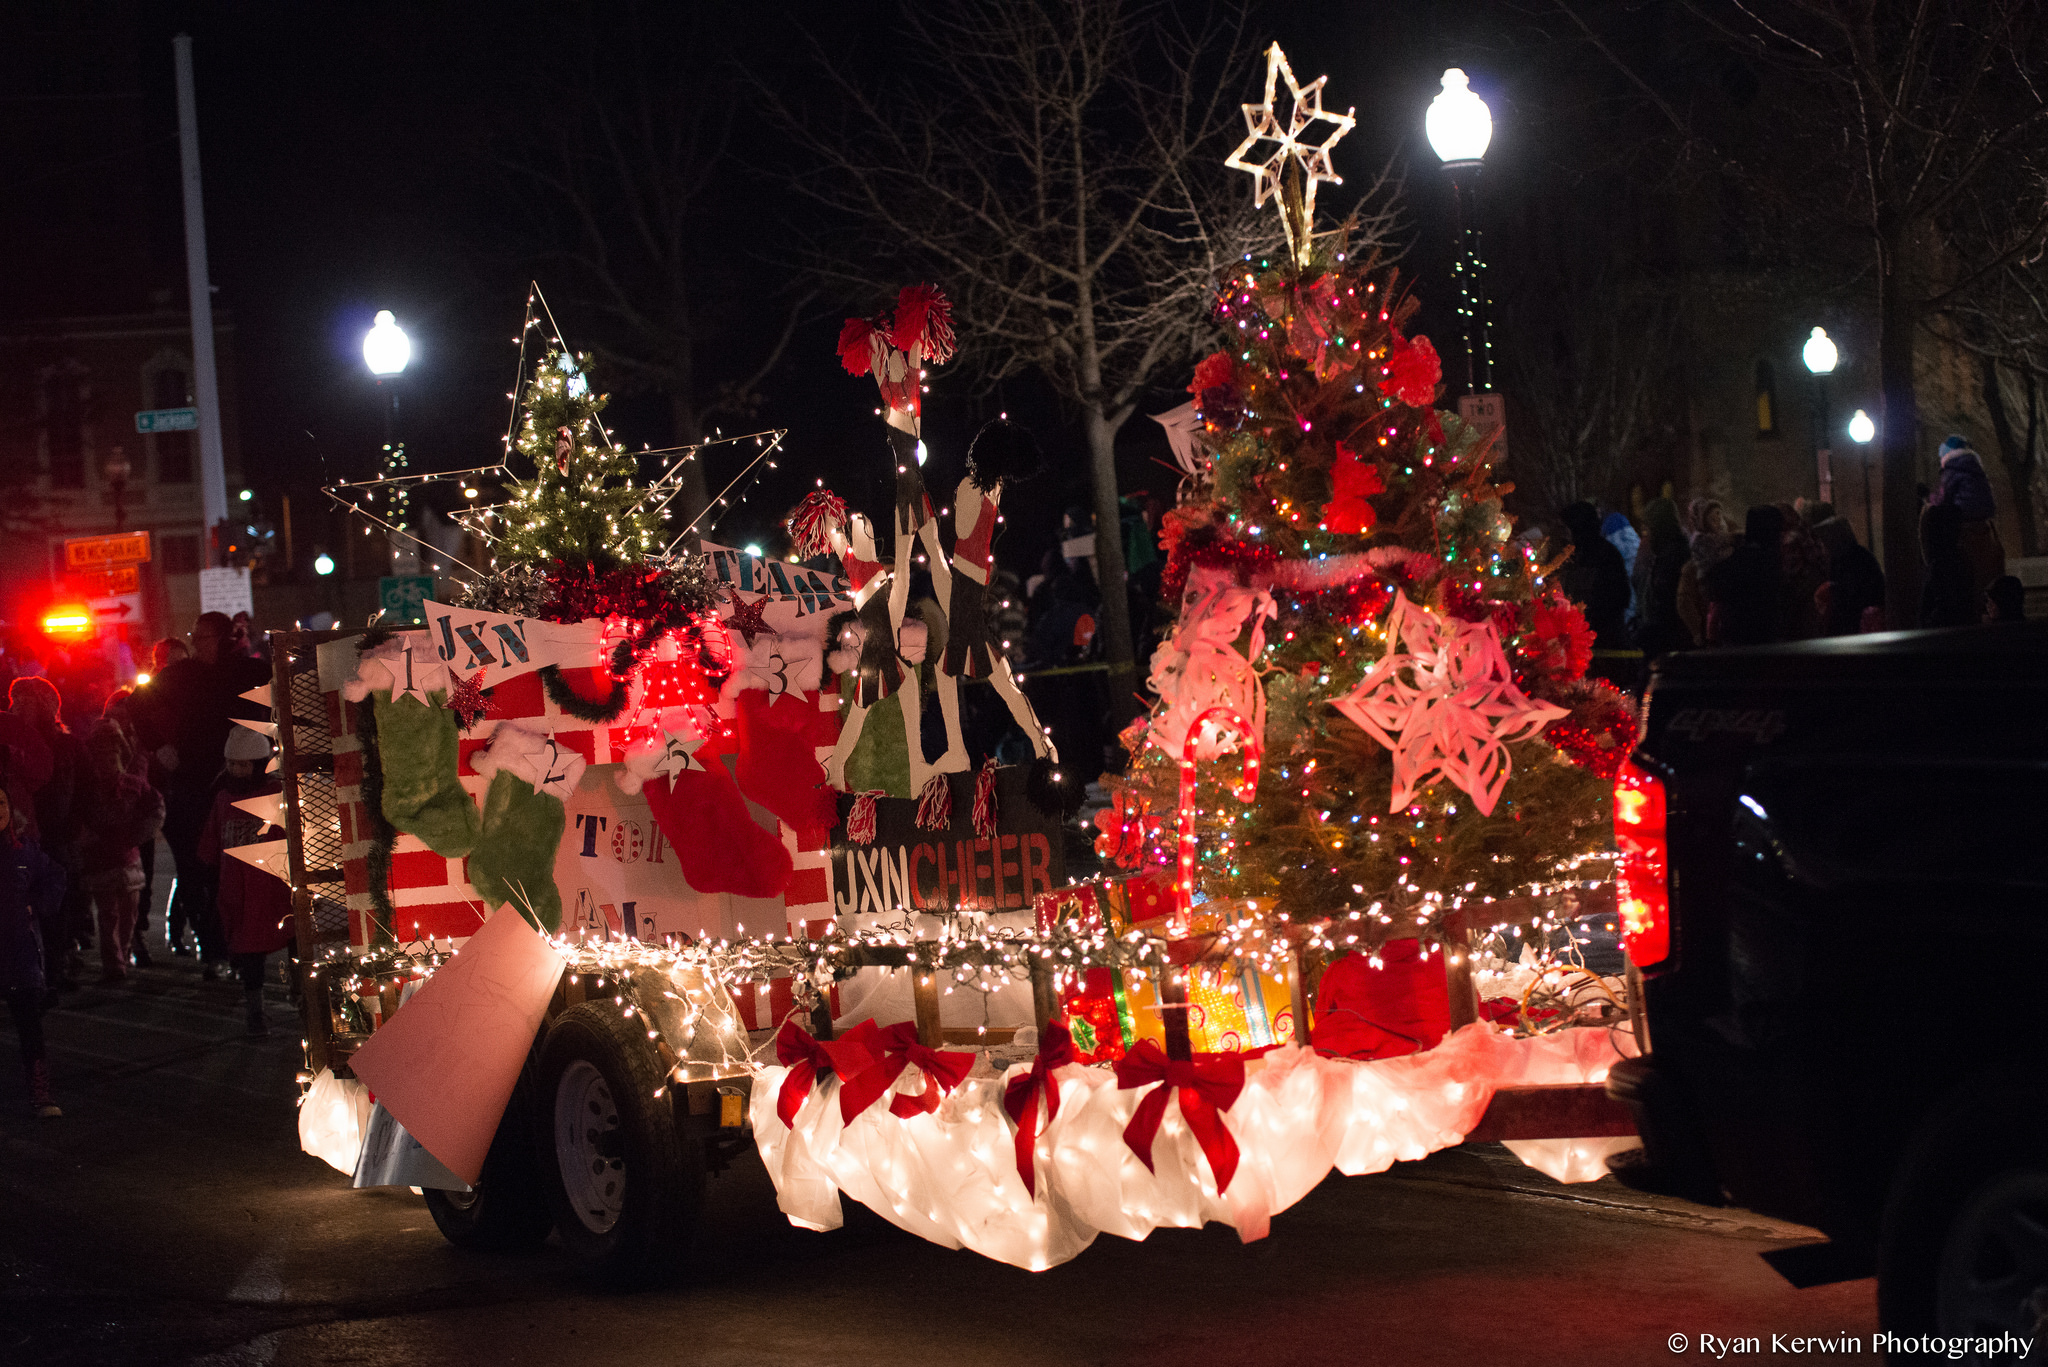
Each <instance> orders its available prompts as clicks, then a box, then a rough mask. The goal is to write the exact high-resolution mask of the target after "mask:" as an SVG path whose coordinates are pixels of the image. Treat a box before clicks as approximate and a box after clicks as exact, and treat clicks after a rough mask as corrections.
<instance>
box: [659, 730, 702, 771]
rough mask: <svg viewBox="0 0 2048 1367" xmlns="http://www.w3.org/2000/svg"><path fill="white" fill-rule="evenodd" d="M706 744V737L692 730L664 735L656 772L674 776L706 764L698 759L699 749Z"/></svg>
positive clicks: (700, 767)
mask: <svg viewBox="0 0 2048 1367" xmlns="http://www.w3.org/2000/svg"><path fill="white" fill-rule="evenodd" d="M703 744H704V737H702V736H700V735H697V734H696V733H695V732H691V733H689V734H688V735H677V734H676V733H675V732H673V731H669V732H665V733H664V734H663V736H662V747H661V758H660V759H658V760H656V761H655V762H654V772H655V773H657V774H662V775H665V776H666V777H669V778H674V777H675V776H676V775H677V774H680V773H684V772H686V771H688V770H691V769H702V768H703V767H704V766H703V765H702V764H700V763H699V762H698V760H697V749H698V747H699V746H701V745H703Z"/></svg>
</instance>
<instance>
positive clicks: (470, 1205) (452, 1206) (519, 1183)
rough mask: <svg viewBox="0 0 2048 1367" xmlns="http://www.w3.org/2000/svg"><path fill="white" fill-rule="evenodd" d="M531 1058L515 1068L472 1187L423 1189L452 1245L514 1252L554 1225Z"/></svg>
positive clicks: (543, 1235)
mask: <svg viewBox="0 0 2048 1367" xmlns="http://www.w3.org/2000/svg"><path fill="white" fill-rule="evenodd" d="M532 1071H533V1070H532V1064H531V1061H530V1060H529V1062H528V1066H527V1068H526V1070H525V1071H524V1072H522V1073H521V1074H520V1077H519V1085H518V1086H517V1087H515V1088H514V1089H513V1091H512V1099H511V1100H510V1101H508V1102H507V1103H506V1104H505V1116H504V1118H503V1119H502V1120H500V1121H499V1122H498V1132H497V1134H495V1135H494V1136H492V1138H491V1151H490V1153H489V1154H488V1155H486V1156H485V1158H484V1170H483V1172H482V1174H481V1175H480V1176H479V1177H478V1178H477V1182H476V1187H475V1189H474V1190H472V1191H437V1190H433V1189H431V1188H430V1189H428V1191H427V1192H426V1201H427V1213H428V1214H430V1215H432V1216H433V1217H434V1225H435V1227H436V1228H437V1229H439V1230H440V1231H441V1237H443V1238H445V1239H446V1240H447V1241H448V1242H449V1243H451V1244H454V1245H455V1246H456V1247H457V1248H463V1249H471V1250H474V1251H477V1252H483V1253H518V1252H524V1251H525V1250H527V1249H530V1248H533V1247H535V1246H537V1245H539V1244H540V1243H542V1242H544V1241H545V1240H546V1239H547V1237H548V1230H549V1229H551V1228H552V1227H553V1225H554V1215H553V1213H552V1212H551V1211H550V1210H549V1208H548V1201H547V1195H546V1193H545V1190H544V1186H545V1183H544V1180H543V1179H544V1178H546V1177H547V1175H548V1174H547V1171H546V1169H545V1168H543V1167H542V1166H541V1161H540V1158H541V1155H540V1150H539V1148H538V1147H537V1146H536V1145H535V1143H534V1133H533V1130H534V1105H533V1086H532V1081H531V1074H532Z"/></svg>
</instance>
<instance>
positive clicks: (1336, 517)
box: [1323, 441, 1387, 536]
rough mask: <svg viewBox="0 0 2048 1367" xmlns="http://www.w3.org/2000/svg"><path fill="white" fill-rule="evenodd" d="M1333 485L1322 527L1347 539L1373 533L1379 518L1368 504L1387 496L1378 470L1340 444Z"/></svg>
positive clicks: (1325, 507)
mask: <svg viewBox="0 0 2048 1367" xmlns="http://www.w3.org/2000/svg"><path fill="white" fill-rule="evenodd" d="M1330 483H1331V484H1332V486H1333V491H1332V497H1331V499H1330V501H1329V502H1328V503H1326V504H1324V505H1323V526H1324V527H1326V528H1328V529H1329V530H1330V531H1333V532H1337V533H1339V534H1341V535H1344V536H1357V535H1359V534H1360V533H1362V532H1366V531H1370V530H1371V529H1372V524H1373V523H1374V522H1376V521H1378V520H1379V514H1378V513H1377V512H1375V511H1374V510H1373V506H1372V504H1371V503H1369V502H1367V501H1366V500H1367V499H1369V498H1370V497H1371V496H1372V495H1374V494H1378V493H1384V492H1385V491H1386V487H1387V486H1386V484H1385V483H1384V482H1383V481H1382V480H1381V479H1380V468H1379V466H1378V465H1377V464H1375V463H1374V462H1372V461H1369V460H1367V459H1366V458H1365V457H1364V456H1361V455H1359V454H1358V452H1356V451H1354V450H1352V449H1351V448H1350V447H1348V446H1346V445H1345V444H1344V443H1343V442H1341V441H1340V442H1338V443H1337V462H1336V464H1334V465H1332V466H1331V467H1330Z"/></svg>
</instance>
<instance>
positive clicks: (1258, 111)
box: [1223, 43, 1358, 226]
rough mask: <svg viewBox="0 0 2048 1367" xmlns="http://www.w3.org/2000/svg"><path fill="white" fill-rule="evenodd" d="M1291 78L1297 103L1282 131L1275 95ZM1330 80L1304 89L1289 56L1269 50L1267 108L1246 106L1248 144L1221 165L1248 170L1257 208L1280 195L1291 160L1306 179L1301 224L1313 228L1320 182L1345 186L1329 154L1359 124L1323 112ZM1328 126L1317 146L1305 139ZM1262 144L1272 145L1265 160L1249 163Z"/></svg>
mask: <svg viewBox="0 0 2048 1367" xmlns="http://www.w3.org/2000/svg"><path fill="white" fill-rule="evenodd" d="M1283 76H1284V77H1286V79H1287V93H1288V96H1289V98H1290V99H1291V100H1292V101H1293V107H1292V108H1291V109H1290V110H1289V111H1288V115H1287V123H1286V125H1285V126H1284V127H1283V126H1282V124H1281V123H1280V121H1279V119H1278V118H1276V117H1275V116H1274V113H1273V95H1274V90H1275V87H1276V85H1277V84H1278V82H1279V79H1280V78H1281V77H1283ZM1329 79H1330V78H1329V77H1328V76H1318V77H1316V78H1315V79H1314V80H1313V81H1310V82H1309V83H1308V84H1307V85H1305V86H1304V85H1300V84H1298V83H1297V82H1296V81H1295V79H1294V69H1293V68H1292V67H1290V66H1289V65H1288V64H1287V54H1286V53H1285V52H1282V51H1281V50H1280V45H1279V44H1278V43H1275V44H1273V46H1272V47H1270V48H1268V49H1266V99H1265V102H1264V103H1263V104H1248V105H1245V106H1244V123H1245V129H1246V135H1245V140H1244V141H1243V142H1242V143H1240V144H1238V148H1237V150H1236V151H1235V152H1232V153H1231V154H1230V155H1229V156H1228V157H1226V158H1225V159H1224V162H1223V164H1224V165H1225V166H1228V167H1230V168H1231V169H1233V170H1237V171H1249V172H1251V173H1252V175H1253V177H1254V178H1255V180H1256V188H1255V190H1254V198H1253V201H1252V204H1253V207H1254V208H1261V209H1262V208H1264V207H1265V205H1266V201H1267V200H1268V199H1271V198H1272V197H1273V196H1274V195H1275V194H1277V193H1279V190H1280V177H1281V175H1282V173H1283V172H1285V171H1286V169H1287V160H1288V158H1290V157H1292V158H1293V159H1294V161H1295V162H1296V163H1297V164H1298V165H1299V166H1300V167H1301V176H1302V188H1301V199H1302V206H1301V207H1302V223H1303V224H1304V225H1307V226H1312V225H1313V224H1314V223H1315V217H1316V186H1317V184H1318V183H1320V182H1322V181H1328V182H1330V184H1332V185H1342V184H1343V183H1344V178H1343V177H1342V176H1340V175H1338V174H1337V172H1336V169H1335V167H1334V166H1332V165H1331V162H1330V149H1331V148H1332V147H1335V146H1336V145H1337V141H1338V139H1340V138H1342V137H1343V136H1344V135H1345V134H1346V133H1349V132H1350V131H1351V130H1352V128H1353V127H1355V126H1356V125H1357V123H1358V119H1357V112H1358V111H1357V110H1355V109H1354V110H1350V111H1348V112H1346V113H1343V114H1332V113H1330V112H1329V111H1328V110H1326V109H1324V108H1323V82H1325V81H1327V80H1329ZM1314 123H1327V124H1329V125H1330V126H1331V127H1330V132H1329V136H1327V137H1325V138H1324V139H1323V140H1322V141H1321V142H1319V143H1312V142H1309V141H1307V140H1305V139H1304V138H1303V137H1302V134H1303V133H1305V132H1307V131H1308V128H1309V125H1311V124H1314ZM1262 142H1271V143H1273V144H1275V145H1274V147H1273V150H1272V152H1271V154H1270V155H1268V156H1267V157H1266V159H1265V160H1264V161H1246V160H1245V154H1246V153H1247V152H1250V151H1251V150H1252V149H1253V148H1255V147H1257V146H1258V145H1259V144H1260V143H1262Z"/></svg>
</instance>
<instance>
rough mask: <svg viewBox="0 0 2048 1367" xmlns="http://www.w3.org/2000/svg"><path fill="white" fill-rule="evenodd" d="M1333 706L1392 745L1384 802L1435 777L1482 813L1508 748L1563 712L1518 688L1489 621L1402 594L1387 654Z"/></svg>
mask: <svg viewBox="0 0 2048 1367" xmlns="http://www.w3.org/2000/svg"><path fill="white" fill-rule="evenodd" d="M1334 706H1335V707H1336V708H1337V710H1338V711H1340V712H1342V713H1343V714H1344V715H1345V716H1347V717H1349V718H1350V719H1351V720H1352V721H1354V722H1356V723H1358V725H1359V726H1360V727H1361V728H1362V729H1363V730H1364V731H1365V732H1366V734H1368V735H1370V736H1371V737H1372V738H1373V739H1374V740H1376V741H1378V742H1379V743H1380V744H1382V745H1384V746H1386V747H1387V749H1389V750H1391V751H1393V753H1394V790H1393V799H1392V801H1391V802H1390V803H1389V804H1388V810H1389V811H1396V812H1398V811H1400V810H1401V809H1402V808H1404V807H1406V806H1407V805H1408V804H1409V803H1410V802H1412V801H1414V800H1415V790H1416V789H1418V788H1420V787H1421V786H1422V785H1423V784H1425V783H1427V782H1429V781H1430V780H1431V779H1433V778H1439V777H1441V778H1444V779H1447V780H1448V781H1450V782H1452V783H1455V784H1456V785H1457V786H1458V787H1459V788H1460V789H1462V790H1463V791H1464V792H1466V793H1467V794H1469V795H1470V796H1471V798H1472V800H1473V802H1475V803H1476V804H1477V805H1478V807H1479V810H1480V812H1481V813H1482V814H1484V815H1488V816H1491V815H1492V814H1493V807H1494V804H1495V803H1497V802H1499V801H1500V794H1501V789H1503V788H1505V787H1506V786H1507V782H1508V771H1509V768H1510V764H1509V760H1508V751H1507V747H1508V746H1509V745H1510V744H1512V743H1514V742H1516V741H1521V740H1527V739H1528V738H1529V737H1531V736H1533V735H1535V734H1536V733H1537V732H1538V731H1541V730H1542V729H1543V728H1544V727H1545V726H1548V725H1549V724H1550V723H1551V722H1553V721H1556V720H1557V719H1558V718H1559V717H1562V716H1564V715H1565V709H1564V708H1562V707H1552V706H1550V705H1549V704H1548V703H1540V702H1537V701H1536V700H1535V699H1533V698H1531V697H1529V696H1528V695H1527V694H1525V693H1523V692H1522V690H1520V689H1519V688H1516V687H1515V683H1514V674H1513V672H1512V671H1510V670H1509V668H1508V661H1507V656H1506V654H1504V653H1503V652H1502V650H1501V648H1500V635H1499V633H1498V632H1496V631H1495V630H1494V627H1493V624H1492V623H1491V622H1459V621H1447V620H1445V619H1444V618H1441V617H1438V616H1437V615H1436V614H1434V613H1432V612H1430V611H1429V610H1428V609H1427V608H1421V607H1417V606H1416V605H1415V604H1414V603H1411V602H1410V601H1408V596H1407V595H1406V594H1396V595H1395V596H1394V607H1393V610H1392V611H1391V612H1389V613H1388V614H1387V653H1386V654H1385V655H1384V656H1382V657H1381V658H1380V662H1379V663H1378V664H1376V665H1374V666H1373V667H1372V670H1371V672H1370V673H1368V674H1367V675H1366V676H1365V677H1364V678H1363V679H1361V680H1359V683H1358V687H1356V688H1354V689H1352V690H1351V692H1349V693H1347V694H1345V695H1344V696H1343V697H1342V698H1339V699H1337V700H1336V701H1335V703H1334Z"/></svg>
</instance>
